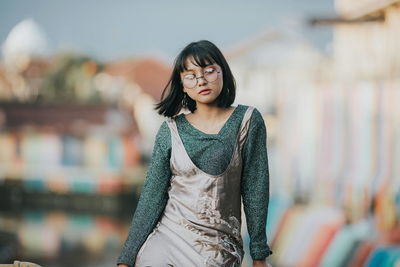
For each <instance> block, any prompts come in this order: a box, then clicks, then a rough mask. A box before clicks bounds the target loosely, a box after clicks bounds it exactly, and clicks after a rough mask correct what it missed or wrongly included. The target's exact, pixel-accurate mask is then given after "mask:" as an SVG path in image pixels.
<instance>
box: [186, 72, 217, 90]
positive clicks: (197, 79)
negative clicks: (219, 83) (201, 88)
mask: <svg viewBox="0 0 400 267" xmlns="http://www.w3.org/2000/svg"><path fill="white" fill-rule="evenodd" d="M215 71H216V72H217V75H216V78H215V80H212V81H209V80H208V79H207V78H206V77H205V76H204V72H203V75H202V76H199V77H196V76H195V77H194V79H196V83H195V84H194V85H193V86H192V87H188V86H186V85H185V83H184V79H181V82H182V85H183V86H184V87H185V88H188V89H193V88H195V87H196V86H197V84H198V83H199V79H200V78H203V79H204V80H206V81H207V82H209V83H213V82H215V81H216V80H218V74H220V73H221V70H215Z"/></svg>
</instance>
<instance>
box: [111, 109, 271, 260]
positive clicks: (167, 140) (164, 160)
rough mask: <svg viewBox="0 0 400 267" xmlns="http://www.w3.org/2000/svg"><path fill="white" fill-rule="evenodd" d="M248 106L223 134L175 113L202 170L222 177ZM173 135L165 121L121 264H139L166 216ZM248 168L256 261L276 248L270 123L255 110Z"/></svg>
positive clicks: (245, 181) (244, 190) (245, 192)
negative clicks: (269, 223)
mask: <svg viewBox="0 0 400 267" xmlns="http://www.w3.org/2000/svg"><path fill="white" fill-rule="evenodd" d="M247 108H248V106H246V105H241V104H239V105H238V106H237V107H236V108H235V110H234V111H233V113H232V114H231V115H230V117H229V118H228V120H227V121H226V122H225V124H224V126H223V127H222V129H221V130H220V132H219V133H218V134H206V133H204V132H202V131H200V130H198V129H197V128H195V127H194V126H193V125H191V124H190V123H189V121H188V120H187V119H186V117H185V116H184V114H179V115H177V116H175V121H176V125H177V127H178V131H179V135H180V137H181V139H182V142H183V144H184V147H185V149H186V151H187V153H188V155H189V156H190V158H191V159H192V161H193V163H194V164H195V165H196V166H197V167H198V168H200V169H201V170H203V171H205V172H207V173H209V174H212V175H218V174H220V173H222V172H224V171H225V169H226V168H227V167H228V165H229V159H230V158H231V157H230V156H228V155H232V153H233V150H234V145H235V142H236V137H237V134H238V132H239V129H240V125H241V122H242V119H243V116H244V113H245V111H246V109H247ZM170 155H171V133H170V130H169V127H168V125H167V123H166V121H164V122H163V123H162V124H161V126H160V128H159V130H158V132H157V135H156V140H155V144H154V148H153V152H152V157H151V162H150V165H149V168H148V170H147V174H146V179H145V181H144V185H143V189H142V192H141V195H140V198H139V201H138V204H137V207H136V210H135V213H134V215H133V219H132V223H131V226H130V229H129V233H128V237H127V239H126V241H125V244H124V246H123V248H122V251H121V253H120V255H119V257H118V260H117V264H122V263H123V264H126V265H129V266H134V263H135V260H136V255H137V253H138V251H139V249H140V248H141V246H142V244H143V243H144V242H145V240H146V238H147V236H148V235H149V234H150V233H151V231H152V230H153V228H154V227H155V225H156V224H157V223H158V221H159V219H161V215H162V213H163V211H164V208H165V206H166V204H167V201H168V191H167V190H168V188H169V185H170V177H171V170H170ZM242 160H243V171H242V178H241V195H242V201H243V207H244V212H245V215H246V221H247V230H248V233H249V236H250V255H251V257H252V259H265V258H266V257H268V256H269V255H270V254H272V251H271V250H270V248H269V246H268V244H267V235H266V220H267V214H268V202H269V170H268V157H267V147H266V127H265V123H264V120H263V117H262V116H261V114H260V112H259V111H258V110H257V109H256V108H255V109H254V111H253V113H252V116H251V118H250V127H249V132H248V135H247V138H246V141H245V143H244V146H243V149H242Z"/></svg>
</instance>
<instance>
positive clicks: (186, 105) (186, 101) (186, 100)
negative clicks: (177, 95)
mask: <svg viewBox="0 0 400 267" xmlns="http://www.w3.org/2000/svg"><path fill="white" fill-rule="evenodd" d="M182 106H183V107H184V108H187V107H188V99H187V94H186V93H183V99H182Z"/></svg>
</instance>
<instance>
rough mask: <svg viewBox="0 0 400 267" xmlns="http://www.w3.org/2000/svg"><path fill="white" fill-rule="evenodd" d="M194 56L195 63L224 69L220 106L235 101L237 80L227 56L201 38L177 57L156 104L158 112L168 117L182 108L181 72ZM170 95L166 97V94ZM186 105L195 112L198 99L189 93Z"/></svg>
mask: <svg viewBox="0 0 400 267" xmlns="http://www.w3.org/2000/svg"><path fill="white" fill-rule="evenodd" d="M190 57H193V59H194V61H195V62H193V63H194V64H196V65H198V66H200V67H202V68H204V67H206V66H207V65H210V64H218V65H219V66H220V67H221V69H222V77H223V86H222V91H221V93H220V95H219V96H218V98H217V99H216V101H217V105H218V106H219V107H225V108H228V107H230V106H231V105H232V103H233V102H234V101H235V96H236V82H235V79H234V77H233V75H232V72H231V69H230V68H229V65H228V63H227V62H226V59H225V57H224V56H223V54H222V52H221V51H220V50H219V49H218V47H217V46H216V45H215V44H213V43H212V42H210V41H207V40H201V41H197V42H192V43H190V44H188V45H187V46H186V47H185V48H184V49H183V50H182V51H181V52H180V53H179V54H178V56H177V57H176V59H175V61H174V67H173V70H172V74H171V77H170V79H169V81H168V83H167V85H166V86H165V88H164V90H163V92H162V94H161V99H162V100H161V102H160V103H157V104H156V107H155V109H156V110H157V109H158V114H160V115H164V116H166V117H173V116H174V115H176V114H178V113H179V111H180V110H181V109H182V107H184V106H183V103H182V100H183V98H184V91H183V85H182V83H181V77H180V73H181V72H183V71H185V70H186V66H185V63H186V60H187V59H188V58H190ZM167 91H169V92H168V95H167V96H166V97H165V98H164V95H165V94H166V93H167ZM186 107H187V108H188V109H189V110H190V111H191V112H194V111H195V110H196V108H197V107H196V101H194V100H192V99H191V98H190V97H189V96H188V95H187V105H186Z"/></svg>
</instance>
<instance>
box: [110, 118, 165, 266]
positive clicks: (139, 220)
mask: <svg viewBox="0 0 400 267" xmlns="http://www.w3.org/2000/svg"><path fill="white" fill-rule="evenodd" d="M170 155H171V144H170V132H169V128H168V125H167V123H166V122H165V121H164V122H163V124H162V125H161V126H160V128H159V130H158V132H157V135H156V140H155V144H154V147H153V152H152V157H151V161H150V165H149V168H148V170H147V174H146V179H145V182H144V185H143V189H142V192H141V194H140V198H139V201H138V204H137V207H136V210H135V213H134V215H133V218H132V223H131V226H130V228H129V233H128V237H127V239H126V241H125V244H124V246H123V248H122V251H121V253H120V255H119V257H118V260H117V264H126V265H128V266H134V263H135V261H136V256H137V253H138V252H139V249H140V248H141V246H142V245H143V243H144V242H145V240H146V238H147V237H148V235H149V234H150V233H151V231H152V230H153V229H154V227H155V225H156V224H157V222H158V220H159V219H160V216H161V214H162V212H163V211H164V209H165V206H166V204H167V200H168V187H169V185H170V178H171V169H170Z"/></svg>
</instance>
